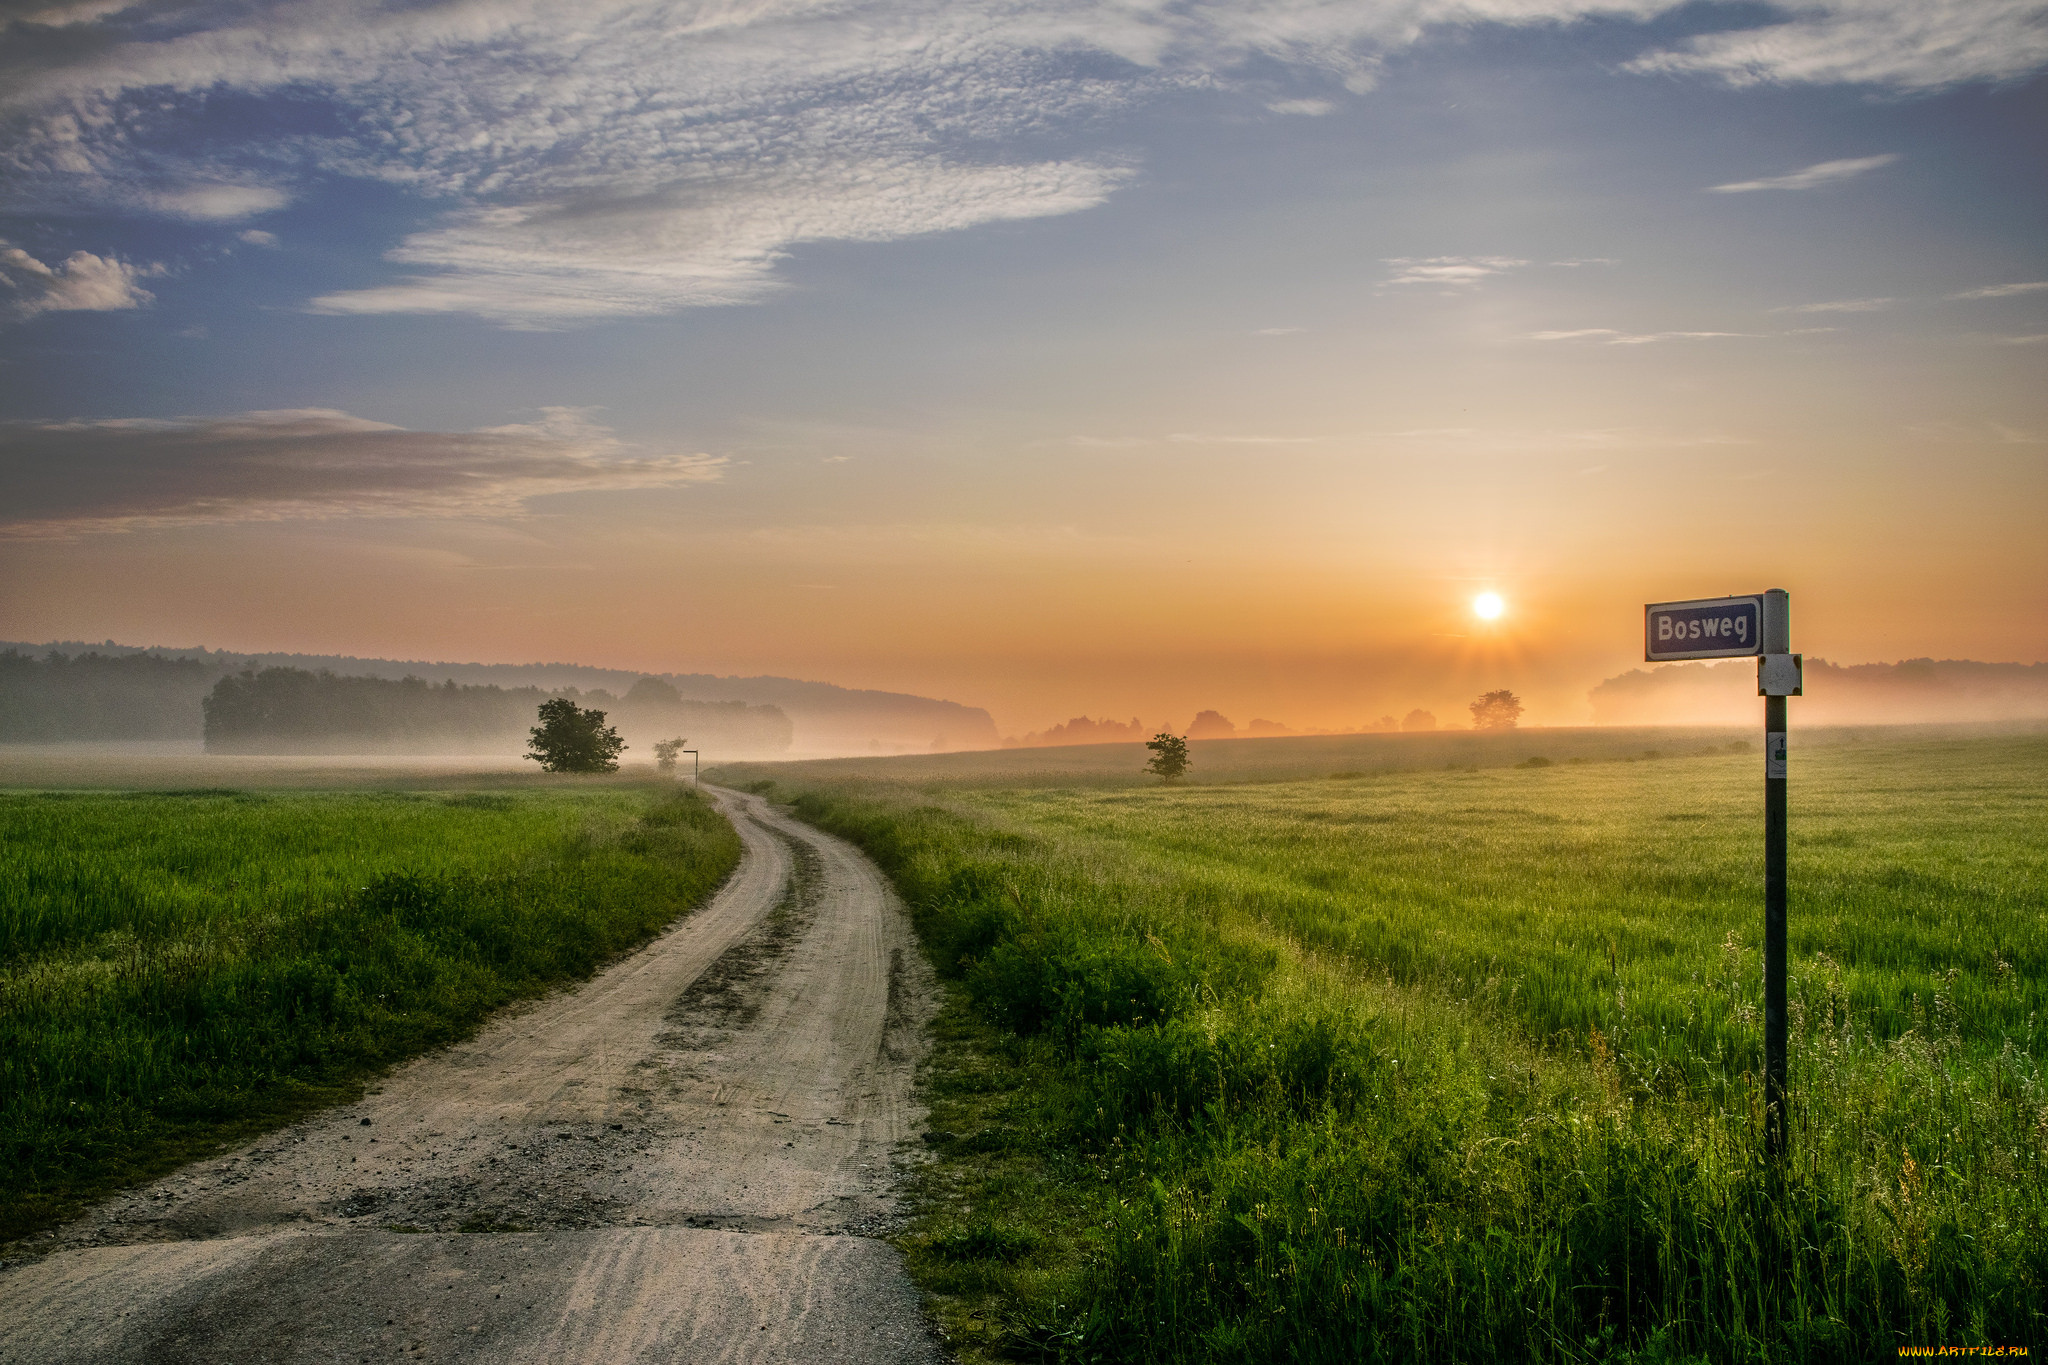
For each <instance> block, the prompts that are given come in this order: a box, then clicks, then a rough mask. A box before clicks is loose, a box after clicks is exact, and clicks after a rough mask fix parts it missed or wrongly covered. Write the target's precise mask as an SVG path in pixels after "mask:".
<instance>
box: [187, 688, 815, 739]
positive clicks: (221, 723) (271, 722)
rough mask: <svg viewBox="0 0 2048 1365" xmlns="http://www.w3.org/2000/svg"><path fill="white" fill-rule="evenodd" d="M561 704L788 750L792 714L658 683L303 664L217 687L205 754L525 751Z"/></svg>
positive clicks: (637, 723)
mask: <svg viewBox="0 0 2048 1365" xmlns="http://www.w3.org/2000/svg"><path fill="white" fill-rule="evenodd" d="M556 699H561V700H566V701H569V702H574V703H581V704H583V705H586V706H589V707H591V708H594V709H597V710H602V711H605V712H607V713H609V714H610V716H611V719H612V721H613V722H614V723H615V724H616V725H617V726H618V728H620V729H621V730H623V731H624V732H625V733H626V735H627V737H628V739H629V740H632V739H633V738H634V736H636V735H640V734H645V735H647V736H649V738H647V739H645V740H641V741H637V742H639V743H640V745H641V747H643V748H645V747H648V746H649V745H651V743H652V738H651V737H652V736H653V735H655V734H660V735H664V736H666V735H671V734H674V733H675V732H676V731H677V730H679V729H687V730H688V731H689V732H690V733H692V734H695V735H699V736H702V737H703V738H702V740H701V741H700V743H701V744H702V745H703V746H704V747H707V748H711V749H724V750H726V751H728V752H739V753H763V752H775V751H779V750H781V749H786V748H788V747H789V743H790V739H791V736H792V728H791V726H790V722H789V717H788V716H786V715H784V714H783V713H782V711H781V710H780V709H779V708H777V707H773V706H749V705H747V704H746V703H745V702H701V701H684V700H683V699H682V698H681V697H679V696H678V695H677V694H676V691H675V689H674V688H673V687H671V686H669V685H668V684H667V683H665V682H662V681H661V680H660V679H658V678H643V679H641V680H640V682H638V683H636V684H635V685H634V686H633V688H632V689H631V690H630V691H629V692H627V694H626V695H625V696H624V697H623V698H621V697H616V696H614V695H612V694H611V693H610V692H607V691H605V690H604V689H602V688H598V689H593V690H592V691H590V692H587V693H586V692H581V691H578V690H577V689H576V688H573V687H569V688H563V689H561V690H559V691H557V692H553V693H548V692H543V691H542V690H541V689H539V688H537V687H514V688H505V687H497V686H489V685H486V686H463V685H460V684H457V683H456V682H454V681H453V680H450V681H447V682H443V683H440V684H438V685H437V684H433V683H429V682H427V681H425V680H424V679H421V678H403V679H395V680H394V679H390V678H367V677H346V676H342V675H340V674H335V673H329V672H326V671H325V670H322V671H320V672H317V673H316V672H310V671H308V670H306V669H303V668H265V669H260V670H259V669H248V670H244V671H243V672H240V673H234V674H230V675H229V676H227V677H224V678H222V679H221V680H220V681H219V682H218V683H216V684H215V685H214V688H213V691H212V692H211V693H210V694H209V695H208V696H207V697H206V698H205V700H204V702H203V704H202V706H203V711H204V714H205V738H206V748H207V751H208V752H209V753H229V754H282V753H302V754H304V753H481V752H489V751H492V750H496V749H502V748H505V747H507V746H508V745H511V746H513V747H515V748H516V747H519V746H522V745H523V744H524V742H525V740H526V738H527V735H528V731H529V729H530V728H531V727H532V725H533V722H534V719H535V717H536V715H538V714H539V712H540V708H541V705H542V703H544V702H549V701H552V700H556Z"/></svg>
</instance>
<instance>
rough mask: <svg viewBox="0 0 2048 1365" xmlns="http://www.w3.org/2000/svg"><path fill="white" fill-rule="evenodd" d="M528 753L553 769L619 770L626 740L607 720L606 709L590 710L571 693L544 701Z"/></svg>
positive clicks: (546, 766) (556, 770) (590, 771)
mask: <svg viewBox="0 0 2048 1365" xmlns="http://www.w3.org/2000/svg"><path fill="white" fill-rule="evenodd" d="M532 735H533V738H532V739H531V740H530V741H529V742H528V744H527V749H528V753H527V755H526V756H527V757H528V758H530V759H533V760H534V761H535V762H537V763H539V764H540V766H541V768H542V770H543V771H545V772H551V773H615V772H617V771H618V770H619V754H620V753H621V752H623V751H624V749H625V747H626V741H625V740H623V739H620V738H619V732H618V731H617V730H614V729H612V728H610V727H609V726H607V725H606V724H605V723H604V712H602V711H586V710H584V709H583V708H582V707H580V706H578V705H577V704H576V703H575V702H573V701H570V700H569V699H568V698H567V697H552V698H550V699H548V700H547V701H544V702H542V703H541V704H540V724H538V725H536V726H534V727H533V730H532Z"/></svg>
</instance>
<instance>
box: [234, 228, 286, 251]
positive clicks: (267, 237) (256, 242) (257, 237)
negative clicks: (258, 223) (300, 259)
mask: <svg viewBox="0 0 2048 1365" xmlns="http://www.w3.org/2000/svg"><path fill="white" fill-rule="evenodd" d="M235 240H236V241H239V242H247V243H248V244H249V245H250V246H269V247H274V246H276V245H277V234H276V233H274V232H265V231H264V230H263V229H262V228H248V229H246V230H244V231H242V232H238V233H236V234H235Z"/></svg>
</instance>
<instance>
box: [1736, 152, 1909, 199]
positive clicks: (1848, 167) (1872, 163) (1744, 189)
mask: <svg viewBox="0 0 2048 1365" xmlns="http://www.w3.org/2000/svg"><path fill="white" fill-rule="evenodd" d="M1898 159H1899V156H1898V153H1896V152H1886V153H1884V154H1883V155H1882V156H1855V157H1849V158H1846V159H1844V160H1841V161H1820V162H1816V163H1814V164H1813V165H1811V166H1808V167H1807V168H1806V169H1805V170H1802V171H1794V172H1792V173H1791V174H1790V175H1773V176H1767V177H1765V178H1764V179H1762V180H1737V181H1734V182H1733V183H1731V184H1727V185H1715V186H1714V187H1713V192H1714V193H1715V194H1750V193H1753V192H1755V191H1757V190H1810V189H1814V188H1815V187H1817V186H1820V185H1832V184H1834V183H1836V182H1837V181H1841V180H1851V179H1854V178H1855V177H1856V176H1859V175H1862V174H1864V173H1865V172H1868V171H1874V170H1876V169H1878V168H1879V167H1880V166H1889V165H1891V164H1892V163H1893V162H1894V161H1897V160H1898Z"/></svg>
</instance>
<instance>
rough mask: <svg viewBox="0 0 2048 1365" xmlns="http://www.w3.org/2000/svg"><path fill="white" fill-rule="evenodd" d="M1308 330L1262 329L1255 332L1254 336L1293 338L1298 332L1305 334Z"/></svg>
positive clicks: (1291, 328) (1297, 328)
mask: <svg viewBox="0 0 2048 1365" xmlns="http://www.w3.org/2000/svg"><path fill="white" fill-rule="evenodd" d="M1307 330H1308V329H1307V328H1306V327H1261V328H1258V329H1257V330H1256V331H1254V332H1253V333H1252V335H1253V336H1255V337H1291V336H1293V335H1294V334H1295V333H1297V332H1305V331H1307Z"/></svg>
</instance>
